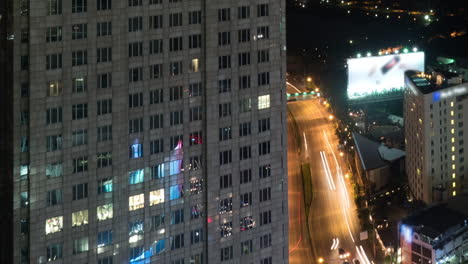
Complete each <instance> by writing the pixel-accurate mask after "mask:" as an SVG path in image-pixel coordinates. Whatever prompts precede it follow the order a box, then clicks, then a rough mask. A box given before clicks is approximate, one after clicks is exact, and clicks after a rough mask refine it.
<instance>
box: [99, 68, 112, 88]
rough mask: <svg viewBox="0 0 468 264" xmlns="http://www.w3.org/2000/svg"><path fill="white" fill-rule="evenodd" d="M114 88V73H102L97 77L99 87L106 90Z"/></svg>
mask: <svg viewBox="0 0 468 264" xmlns="http://www.w3.org/2000/svg"><path fill="white" fill-rule="evenodd" d="M111 86H112V73H110V72H108V73H102V74H98V76H97V87H98V88H99V89H106V88H109V87H111Z"/></svg>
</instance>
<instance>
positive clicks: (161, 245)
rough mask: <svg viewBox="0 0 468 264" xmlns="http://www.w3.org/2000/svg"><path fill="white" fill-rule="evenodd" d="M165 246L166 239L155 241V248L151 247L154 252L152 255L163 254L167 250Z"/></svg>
mask: <svg viewBox="0 0 468 264" xmlns="http://www.w3.org/2000/svg"><path fill="white" fill-rule="evenodd" d="M165 244H166V241H165V240H164V239H161V240H156V241H154V243H153V246H152V247H151V250H152V251H153V254H152V255H155V254H159V253H161V252H163V251H164V249H165V248H166V245H165Z"/></svg>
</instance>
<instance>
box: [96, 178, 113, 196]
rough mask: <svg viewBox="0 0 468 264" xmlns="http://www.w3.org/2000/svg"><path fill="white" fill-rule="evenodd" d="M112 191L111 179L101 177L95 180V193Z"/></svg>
mask: <svg viewBox="0 0 468 264" xmlns="http://www.w3.org/2000/svg"><path fill="white" fill-rule="evenodd" d="M111 192H112V179H102V180H98V181H97V193H98V194H102V193H111Z"/></svg>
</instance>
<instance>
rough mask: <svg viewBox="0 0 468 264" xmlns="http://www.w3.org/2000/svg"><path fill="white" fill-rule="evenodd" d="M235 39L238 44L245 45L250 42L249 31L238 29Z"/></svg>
mask: <svg viewBox="0 0 468 264" xmlns="http://www.w3.org/2000/svg"><path fill="white" fill-rule="evenodd" d="M237 35H238V37H237V39H238V41H239V43H245V42H249V41H250V29H248V28H246V29H240V30H238V31H237Z"/></svg>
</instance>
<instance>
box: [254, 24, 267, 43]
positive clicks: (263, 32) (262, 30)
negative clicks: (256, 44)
mask: <svg viewBox="0 0 468 264" xmlns="http://www.w3.org/2000/svg"><path fill="white" fill-rule="evenodd" d="M256 37H257V39H259V40H260V39H268V38H270V28H269V27H268V26H262V27H257V36H256Z"/></svg>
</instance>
